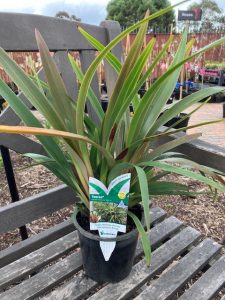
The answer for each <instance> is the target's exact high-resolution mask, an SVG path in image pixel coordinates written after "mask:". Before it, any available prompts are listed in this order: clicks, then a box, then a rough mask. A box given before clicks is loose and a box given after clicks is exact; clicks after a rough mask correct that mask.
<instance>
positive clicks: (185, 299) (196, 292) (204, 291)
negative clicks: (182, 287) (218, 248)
mask: <svg viewBox="0 0 225 300" xmlns="http://www.w3.org/2000/svg"><path fill="white" fill-rule="evenodd" d="M223 286H225V255H224V256H222V257H221V258H220V259H219V260H218V261H217V262H215V263H214V264H213V266H212V267H211V268H210V269H209V270H207V271H206V273H204V274H203V275H202V276H201V277H200V278H199V279H198V280H197V281H196V282H195V283H194V284H193V286H192V287H191V288H190V289H188V290H187V291H186V292H185V293H184V294H183V295H182V296H181V297H180V298H179V300H190V299H195V300H211V299H213V297H214V296H216V294H217V293H218V292H219V291H220V290H221V289H222V287H223Z"/></svg>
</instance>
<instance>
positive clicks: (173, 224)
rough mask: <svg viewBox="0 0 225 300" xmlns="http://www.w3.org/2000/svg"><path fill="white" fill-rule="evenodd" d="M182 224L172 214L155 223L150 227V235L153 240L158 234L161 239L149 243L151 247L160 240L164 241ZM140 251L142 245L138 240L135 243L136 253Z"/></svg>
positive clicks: (141, 251) (140, 252) (139, 253)
mask: <svg viewBox="0 0 225 300" xmlns="http://www.w3.org/2000/svg"><path fill="white" fill-rule="evenodd" d="M182 226H183V223H182V222H181V221H180V220H178V219H177V218H175V217H173V216H172V217H169V218H168V219H165V220H164V221H163V222H161V223H159V224H157V225H156V226H155V227H154V228H152V229H151V232H150V237H151V239H152V240H154V241H156V240H157V236H160V238H161V239H160V241H158V244H157V243H156V242H155V243H154V244H151V245H152V248H153V249H154V248H156V247H157V246H158V245H159V244H160V243H161V242H162V241H165V240H166V239H167V238H168V237H170V236H171V235H173V234H174V233H175V232H176V231H178V230H179V229H181V227H182ZM142 253H143V250H142V245H141V242H140V241H139V242H138V245H137V255H141V254H142Z"/></svg>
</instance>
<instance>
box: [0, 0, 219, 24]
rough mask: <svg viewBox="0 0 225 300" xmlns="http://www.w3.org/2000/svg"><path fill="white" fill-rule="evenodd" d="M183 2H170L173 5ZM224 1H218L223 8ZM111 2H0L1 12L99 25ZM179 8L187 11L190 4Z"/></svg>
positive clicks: (37, 0)
mask: <svg viewBox="0 0 225 300" xmlns="http://www.w3.org/2000/svg"><path fill="white" fill-rule="evenodd" d="M180 1H181V0H170V2H171V3H172V4H175V3H178V2H180ZM223 1H224V0H216V2H217V3H218V5H220V7H222V2H223ZM108 2H109V0H7V1H5V0H0V11H1V12H17V13H30V14H40V15H46V16H54V15H55V14H56V13H57V12H58V11H62V10H63V11H67V12H69V13H70V14H74V15H76V16H77V17H79V18H81V20H82V22H84V23H89V24H94V25H99V23H100V22H101V21H102V20H104V19H105V17H106V6H107V3H108ZM191 2H193V0H191V1H189V2H188V3H186V4H183V5H181V6H179V9H186V8H187V6H188V5H189V3H191Z"/></svg>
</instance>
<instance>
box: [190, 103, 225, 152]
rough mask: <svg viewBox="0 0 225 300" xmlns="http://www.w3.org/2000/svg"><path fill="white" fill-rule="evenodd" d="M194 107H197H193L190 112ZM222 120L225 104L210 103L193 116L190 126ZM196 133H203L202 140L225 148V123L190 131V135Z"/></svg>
mask: <svg viewBox="0 0 225 300" xmlns="http://www.w3.org/2000/svg"><path fill="white" fill-rule="evenodd" d="M194 107H196V106H193V107H192V108H190V109H189V110H188V111H192V110H193V109H194ZM221 118H223V103H208V104H205V105H204V106H203V107H202V108H201V109H199V110H198V111H196V112H195V113H194V114H193V115H192V116H191V119H190V121H189V125H194V124H197V123H199V122H204V121H209V120H218V119H221ZM195 132H201V133H202V137H201V139H202V140H204V141H206V142H209V143H211V144H216V145H218V146H221V147H225V121H224V122H221V123H216V124H211V125H207V126H203V127H199V128H193V129H189V130H188V133H195Z"/></svg>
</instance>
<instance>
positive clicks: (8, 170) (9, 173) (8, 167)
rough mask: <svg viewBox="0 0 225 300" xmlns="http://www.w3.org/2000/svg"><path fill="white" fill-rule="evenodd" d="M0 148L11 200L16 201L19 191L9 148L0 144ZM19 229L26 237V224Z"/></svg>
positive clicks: (23, 237) (22, 236) (25, 237)
mask: <svg viewBox="0 0 225 300" xmlns="http://www.w3.org/2000/svg"><path fill="white" fill-rule="evenodd" d="M0 149H1V154H2V160H3V164H4V168H5V174H6V178H7V182H8V186H9V191H10V195H11V199H12V202H16V201H19V200H20V199H19V193H18V190H17V186H16V180H15V176H14V172H13V167H12V162H11V158H10V153H9V149H8V148H6V147H4V146H0ZM19 230H20V235H21V238H22V240H25V239H27V238H28V233H27V228H26V226H25V225H24V226H21V227H20V228H19Z"/></svg>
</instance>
